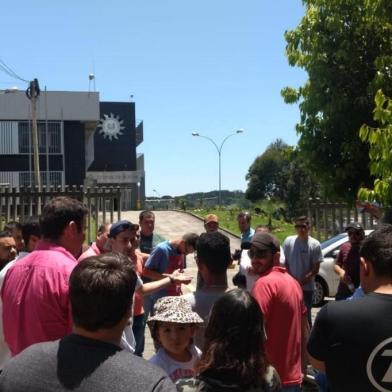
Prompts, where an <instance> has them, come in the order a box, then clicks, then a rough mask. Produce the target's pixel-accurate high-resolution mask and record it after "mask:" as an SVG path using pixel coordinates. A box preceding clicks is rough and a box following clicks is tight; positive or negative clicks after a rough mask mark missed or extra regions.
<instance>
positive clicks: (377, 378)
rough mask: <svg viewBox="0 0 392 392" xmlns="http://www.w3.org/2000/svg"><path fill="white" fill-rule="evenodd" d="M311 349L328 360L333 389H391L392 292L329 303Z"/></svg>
mask: <svg viewBox="0 0 392 392" xmlns="http://www.w3.org/2000/svg"><path fill="white" fill-rule="evenodd" d="M308 351H309V353H310V355H311V356H312V357H314V358H315V359H318V360H320V361H323V362H325V366H326V372H327V378H328V382H329V386H330V390H331V392H334V391H337V392H342V391H344V392H350V391H355V392H361V391H363V392H371V391H392V295H388V294H377V293H371V294H368V295H366V296H365V297H364V298H361V299H359V300H353V301H339V302H330V303H328V304H327V305H325V306H324V307H323V308H322V309H321V310H320V312H319V314H318V315H317V318H316V322H315V324H314V327H313V330H312V332H311V335H310V338H309V342H308ZM383 388H384V389H383Z"/></svg>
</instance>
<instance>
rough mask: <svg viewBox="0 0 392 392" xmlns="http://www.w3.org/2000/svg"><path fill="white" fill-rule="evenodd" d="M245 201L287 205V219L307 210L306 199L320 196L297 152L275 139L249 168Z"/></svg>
mask: <svg viewBox="0 0 392 392" xmlns="http://www.w3.org/2000/svg"><path fill="white" fill-rule="evenodd" d="M246 179H247V180H248V181H249V183H248V189H247V190H246V193H245V195H246V198H247V199H249V200H251V201H253V202H258V201H259V200H271V199H273V200H275V201H278V202H281V203H284V204H285V205H286V216H287V217H293V216H296V215H300V214H302V213H304V212H305V211H306V207H307V202H308V199H309V197H313V198H314V197H317V196H320V194H321V186H320V184H319V181H318V179H317V178H316V177H315V176H314V175H313V174H312V173H311V172H310V171H309V170H308V168H307V165H306V163H305V162H304V161H303V159H302V155H301V154H300V152H299V151H298V150H297V149H293V147H291V146H288V145H287V144H286V143H284V142H283V141H282V140H280V139H278V140H276V141H275V142H274V143H272V144H270V145H269V146H268V147H267V148H266V150H265V151H264V153H263V154H261V155H260V156H258V157H257V158H256V159H255V161H254V162H253V163H252V165H251V166H250V168H249V171H248V174H247V176H246Z"/></svg>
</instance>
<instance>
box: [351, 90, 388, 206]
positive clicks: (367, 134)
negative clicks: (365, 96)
mask: <svg viewBox="0 0 392 392" xmlns="http://www.w3.org/2000/svg"><path fill="white" fill-rule="evenodd" d="M375 102H376V108H375V109H374V120H375V121H377V122H378V124H380V127H379V128H372V127H370V126H368V125H363V126H362V127H361V129H360V131H359V135H360V138H361V139H362V140H363V141H364V142H367V143H369V145H370V149H369V157H370V171H371V173H372V174H373V175H374V176H375V177H376V179H375V181H374V187H373V189H369V188H361V189H360V190H359V192H358V197H359V198H360V199H361V200H367V201H370V202H373V201H376V202H381V203H382V204H383V205H384V207H388V208H391V207H392V99H391V98H388V97H386V96H385V95H384V94H383V93H382V91H381V90H378V91H377V94H376V97H375Z"/></svg>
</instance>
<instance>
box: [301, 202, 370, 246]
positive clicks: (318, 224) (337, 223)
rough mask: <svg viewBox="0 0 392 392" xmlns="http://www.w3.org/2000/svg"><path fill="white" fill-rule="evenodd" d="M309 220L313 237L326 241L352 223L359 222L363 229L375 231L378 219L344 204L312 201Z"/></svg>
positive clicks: (309, 206)
mask: <svg viewBox="0 0 392 392" xmlns="http://www.w3.org/2000/svg"><path fill="white" fill-rule="evenodd" d="M308 218H309V220H310V224H311V227H312V232H311V235H312V236H313V237H315V238H317V239H318V240H326V239H328V238H330V237H332V236H334V235H336V234H338V233H341V232H343V231H344V229H345V227H346V226H347V224H348V223H350V222H353V221H355V222H359V223H361V224H362V226H363V228H364V229H365V230H366V229H373V228H374V227H375V226H376V225H377V221H376V219H375V218H374V217H373V216H371V215H369V214H368V213H365V212H361V211H360V210H358V208H356V207H353V206H350V205H348V204H344V203H329V202H320V201H310V202H309V204H308Z"/></svg>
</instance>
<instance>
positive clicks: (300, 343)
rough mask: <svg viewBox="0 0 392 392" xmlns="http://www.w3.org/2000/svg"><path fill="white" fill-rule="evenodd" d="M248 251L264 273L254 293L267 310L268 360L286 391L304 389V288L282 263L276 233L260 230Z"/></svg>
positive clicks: (261, 272) (305, 330) (261, 306)
mask: <svg viewBox="0 0 392 392" xmlns="http://www.w3.org/2000/svg"><path fill="white" fill-rule="evenodd" d="M248 254H249V257H250V259H251V262H252V267H253V270H254V271H255V273H256V274H258V275H260V277H259V278H258V280H257V281H256V283H255V285H254V286H253V290H252V295H253V297H254V298H255V299H256V300H257V302H258V303H259V305H260V308H261V311H262V312H263V314H264V320H265V329H266V334H267V340H266V351H267V357H268V360H269V362H270V363H271V365H272V366H274V367H275V368H276V370H277V371H278V373H279V376H280V378H281V381H282V386H283V388H282V391H285V390H287V391H297V390H298V391H300V385H301V382H302V370H301V369H302V368H301V364H302V355H303V352H302V347H305V342H306V339H307V336H308V323H307V318H306V313H307V311H306V307H305V305H304V303H303V294H302V289H301V287H300V285H299V283H298V282H297V281H296V280H295V279H294V278H293V277H292V276H290V274H289V273H288V272H287V270H286V268H284V267H281V266H280V265H279V258H280V244H279V241H278V240H277V239H276V238H275V237H274V236H273V235H272V234H269V233H256V234H255V235H254V236H253V238H252V241H251V248H250V249H249V251H248Z"/></svg>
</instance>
